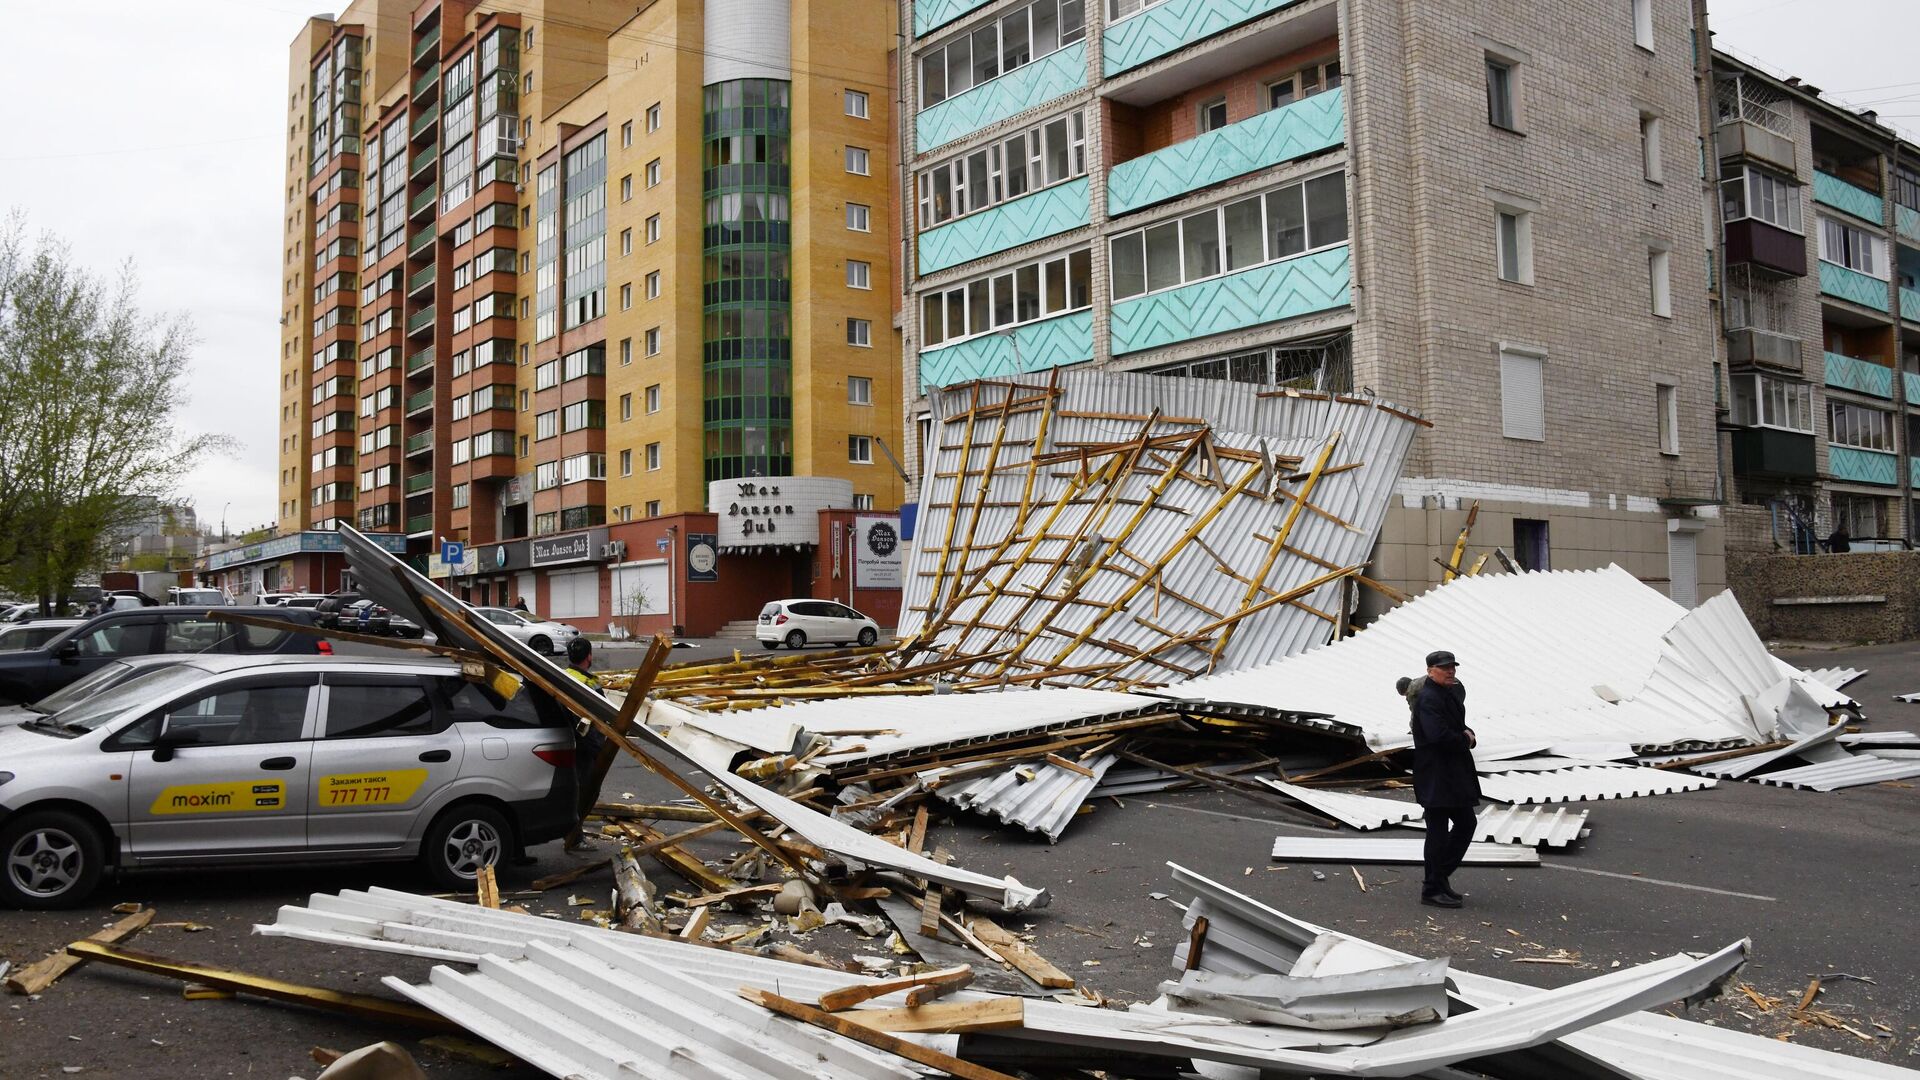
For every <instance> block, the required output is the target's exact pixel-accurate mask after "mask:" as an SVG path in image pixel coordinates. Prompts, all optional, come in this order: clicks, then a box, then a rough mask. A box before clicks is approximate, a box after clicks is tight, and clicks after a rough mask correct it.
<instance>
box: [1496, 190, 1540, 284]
mask: <svg viewBox="0 0 1920 1080" xmlns="http://www.w3.org/2000/svg"><path fill="white" fill-rule="evenodd" d="M1494 226H1495V227H1494V255H1495V258H1496V260H1497V262H1498V265H1499V267H1500V280H1502V281H1512V282H1517V283H1519V284H1521V285H1531V284H1533V215H1532V214H1530V213H1528V212H1527V211H1525V210H1516V209H1513V208H1511V207H1501V208H1499V209H1498V210H1496V211H1495V214H1494Z"/></svg>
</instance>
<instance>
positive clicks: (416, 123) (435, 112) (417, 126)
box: [407, 102, 440, 139]
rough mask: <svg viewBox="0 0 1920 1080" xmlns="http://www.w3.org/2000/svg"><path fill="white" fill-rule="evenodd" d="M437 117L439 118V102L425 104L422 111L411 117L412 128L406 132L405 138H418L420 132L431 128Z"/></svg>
mask: <svg viewBox="0 0 1920 1080" xmlns="http://www.w3.org/2000/svg"><path fill="white" fill-rule="evenodd" d="M438 119H440V103H439V102H434V103H433V104H431V105H429V106H427V107H426V109H425V111H423V112H422V113H421V114H420V115H419V116H416V117H414V118H413V130H412V131H410V132H408V134H407V138H409V139H417V138H419V137H420V135H421V133H422V132H425V131H426V130H427V129H428V128H431V127H432V126H433V124H434V121H436V120H438Z"/></svg>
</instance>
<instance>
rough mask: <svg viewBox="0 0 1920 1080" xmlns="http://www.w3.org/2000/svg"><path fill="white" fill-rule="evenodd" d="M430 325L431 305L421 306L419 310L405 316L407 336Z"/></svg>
mask: <svg viewBox="0 0 1920 1080" xmlns="http://www.w3.org/2000/svg"><path fill="white" fill-rule="evenodd" d="M432 325H433V308H431V307H424V308H421V309H420V310H419V311H416V312H414V313H413V314H411V315H409V316H407V336H408V337H412V336H413V335H414V334H417V333H419V332H420V331H422V330H425V329H427V328H428V327H430V326H432Z"/></svg>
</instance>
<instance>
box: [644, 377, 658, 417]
mask: <svg viewBox="0 0 1920 1080" xmlns="http://www.w3.org/2000/svg"><path fill="white" fill-rule="evenodd" d="M659 411H660V384H659V383H654V384H653V385H652V386H649V387H647V412H649V413H657V412H659Z"/></svg>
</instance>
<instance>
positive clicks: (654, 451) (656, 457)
mask: <svg viewBox="0 0 1920 1080" xmlns="http://www.w3.org/2000/svg"><path fill="white" fill-rule="evenodd" d="M659 470H660V444H659V443H657V442H650V443H648V444H647V471H648V472H658V471H659Z"/></svg>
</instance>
